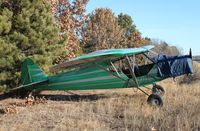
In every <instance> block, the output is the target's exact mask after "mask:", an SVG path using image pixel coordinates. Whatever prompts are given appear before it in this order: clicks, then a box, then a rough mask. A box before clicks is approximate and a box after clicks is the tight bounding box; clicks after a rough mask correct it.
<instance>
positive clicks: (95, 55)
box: [51, 45, 154, 71]
mask: <svg viewBox="0 0 200 131" xmlns="http://www.w3.org/2000/svg"><path fill="white" fill-rule="evenodd" d="M152 48H154V46H153V45H148V46H143V47H140V48H127V49H106V50H98V51H94V52H91V53H89V54H86V55H83V56H80V57H76V58H74V59H71V60H68V61H66V62H63V63H61V64H58V65H55V66H53V67H52V68H51V71H58V70H62V69H65V68H70V67H74V66H81V65H84V64H88V63H92V62H96V61H105V60H112V59H116V58H119V57H122V56H125V55H130V54H139V53H143V52H148V51H149V50H151V49H152Z"/></svg>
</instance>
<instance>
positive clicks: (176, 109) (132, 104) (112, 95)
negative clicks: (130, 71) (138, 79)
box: [0, 80, 200, 131]
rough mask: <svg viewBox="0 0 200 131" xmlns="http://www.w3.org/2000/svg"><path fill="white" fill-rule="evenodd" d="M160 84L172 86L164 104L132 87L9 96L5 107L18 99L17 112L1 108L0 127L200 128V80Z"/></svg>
mask: <svg viewBox="0 0 200 131" xmlns="http://www.w3.org/2000/svg"><path fill="white" fill-rule="evenodd" d="M160 84H161V85H162V86H164V87H165V88H166V90H167V93H166V94H165V96H164V106H163V107H162V108H153V107H150V106H149V105H147V104H146V99H147V96H145V95H144V94H142V93H141V92H134V91H133V90H132V89H120V90H101V91H81V92H78V93H79V94H82V96H81V97H77V96H76V95H72V96H71V97H69V95H67V94H68V93H66V92H56V93H57V94H59V95H60V94H61V95H60V96H53V94H52V96H51V97H50V96H46V98H48V99H50V98H51V100H47V103H45V104H41V103H39V104H35V105H33V106H20V104H19V103H23V102H25V100H20V99H6V100H3V101H0V102H1V103H0V107H1V108H3V107H6V106H9V105H11V104H12V103H18V105H17V106H16V110H17V113H9V114H3V113H2V114H0V130H1V131H4V130H5V131H7V130H17V131H18V130H97V131H98V130H100V131H102V130H105V131H106V130H134V131H137V130H138V131H141V130H145V131H152V130H158V131H161V130H167V131H169V130H170V131H173V130H176V131H198V130H200V85H199V84H200V83H195V84H192V85H181V86H180V85H179V84H177V83H174V82H173V81H172V80H165V81H163V82H161V83H160ZM44 94H45V93H44ZM22 105H23V104H22Z"/></svg>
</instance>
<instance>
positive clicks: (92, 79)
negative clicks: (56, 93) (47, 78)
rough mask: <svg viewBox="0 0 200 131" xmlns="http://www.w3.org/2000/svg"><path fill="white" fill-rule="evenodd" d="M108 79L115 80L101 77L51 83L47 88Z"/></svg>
mask: <svg viewBox="0 0 200 131" xmlns="http://www.w3.org/2000/svg"><path fill="white" fill-rule="evenodd" d="M110 78H116V77H115V76H103V77H95V78H89V79H81V80H80V79H79V80H74V81H67V82H58V83H52V84H49V86H55V85H65V84H72V83H79V82H89V81H98V80H106V79H110Z"/></svg>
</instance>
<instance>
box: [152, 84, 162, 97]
mask: <svg viewBox="0 0 200 131" xmlns="http://www.w3.org/2000/svg"><path fill="white" fill-rule="evenodd" d="M152 93H153V94H157V95H160V96H163V95H164V94H165V89H164V88H163V87H162V86H160V85H156V84H155V85H153V88H152Z"/></svg>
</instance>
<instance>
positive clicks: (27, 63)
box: [21, 58, 48, 86]
mask: <svg viewBox="0 0 200 131" xmlns="http://www.w3.org/2000/svg"><path fill="white" fill-rule="evenodd" d="M21 71H22V72H21V83H22V86H29V85H33V84H36V83H41V82H44V81H47V80H48V75H46V74H45V73H44V72H43V71H42V70H41V68H40V67H39V65H37V64H35V63H34V62H33V60H32V59H30V58H27V59H25V60H24V62H23V63H22V69H21Z"/></svg>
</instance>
